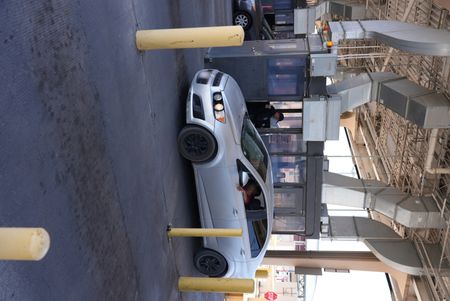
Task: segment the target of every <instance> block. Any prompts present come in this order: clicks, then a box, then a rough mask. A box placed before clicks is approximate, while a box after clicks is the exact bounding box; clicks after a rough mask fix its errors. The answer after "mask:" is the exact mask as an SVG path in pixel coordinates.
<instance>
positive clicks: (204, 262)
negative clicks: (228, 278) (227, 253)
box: [194, 249, 228, 277]
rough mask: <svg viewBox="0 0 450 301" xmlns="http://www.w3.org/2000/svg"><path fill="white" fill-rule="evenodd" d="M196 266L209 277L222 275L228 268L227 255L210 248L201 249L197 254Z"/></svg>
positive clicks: (195, 258) (195, 257)
mask: <svg viewBox="0 0 450 301" xmlns="http://www.w3.org/2000/svg"><path fill="white" fill-rule="evenodd" d="M194 266H195V268H196V269H197V270H198V271H199V272H200V273H202V274H204V275H207V276H209V277H222V276H224V275H225V274H226V273H227V270H228V264H227V260H226V259H225V257H223V255H222V254H220V253H218V252H216V251H213V250H210V249H201V250H199V251H198V252H197V253H196V254H195V256H194Z"/></svg>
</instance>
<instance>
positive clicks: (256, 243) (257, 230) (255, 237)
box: [247, 219, 267, 257]
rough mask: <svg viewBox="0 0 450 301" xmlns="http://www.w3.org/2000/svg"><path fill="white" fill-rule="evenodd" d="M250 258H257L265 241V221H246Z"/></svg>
mask: <svg viewBox="0 0 450 301" xmlns="http://www.w3.org/2000/svg"><path fill="white" fill-rule="evenodd" d="M247 226H248V233H249V239H250V249H251V255H252V257H257V256H258V255H259V253H260V252H261V248H262V247H263V246H264V244H265V242H266V239H267V219H261V220H256V221H247Z"/></svg>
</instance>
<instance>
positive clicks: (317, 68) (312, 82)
mask: <svg viewBox="0 0 450 301" xmlns="http://www.w3.org/2000/svg"><path fill="white" fill-rule="evenodd" d="M330 62H331V64H330ZM335 66H336V57H335V56H334V55H332V54H330V53H329V52H328V49H327V48H326V46H324V41H323V40H322V38H321V36H319V35H309V36H307V37H306V38H304V39H288V40H266V41H247V42H244V45H243V46H241V47H224V48H211V49H209V51H208V52H207V54H206V56H205V67H206V68H214V69H219V70H221V71H223V72H225V73H228V74H230V75H231V76H232V77H233V78H234V79H235V80H236V81H237V83H238V84H239V86H240V87H241V90H242V92H243V95H244V97H245V99H246V102H247V107H248V108H249V110H250V109H251V108H252V107H254V106H259V105H271V106H274V108H275V109H278V110H280V111H282V112H283V114H284V117H285V118H284V120H283V121H281V122H279V127H278V128H260V129H258V131H259V132H260V134H261V137H262V139H263V141H264V143H265V145H266V147H267V149H268V151H269V153H270V156H271V161H272V167H273V178H274V187H275V219H274V226H273V233H274V234H299V235H301V236H305V237H308V238H318V237H319V234H320V229H321V222H320V220H321V212H322V209H321V208H322V207H321V187H322V174H323V161H324V157H323V148H324V140H325V139H322V140H321V139H320V138H319V139H312V140H311V139H305V137H304V128H305V124H304V120H305V118H304V117H305V116H304V109H305V108H304V104H305V100H307V102H306V103H307V104H308V108H310V107H311V105H310V104H311V103H312V104H313V108H314V107H315V106H316V105H318V104H319V103H320V101H319V100H317V101H316V100H315V99H316V98H317V97H318V96H319V95H324V96H326V86H325V85H326V82H325V76H328V75H329V74H330V73H333V72H335ZM329 69H331V70H329ZM333 69H334V70H333ZM313 96H314V97H313ZM310 136H311V135H310ZM307 140H309V141H307Z"/></svg>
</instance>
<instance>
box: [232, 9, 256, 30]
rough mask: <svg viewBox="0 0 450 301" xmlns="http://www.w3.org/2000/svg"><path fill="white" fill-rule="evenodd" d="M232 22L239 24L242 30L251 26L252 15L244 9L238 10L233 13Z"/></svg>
mask: <svg viewBox="0 0 450 301" xmlns="http://www.w3.org/2000/svg"><path fill="white" fill-rule="evenodd" d="M233 24H234V25H240V26H242V28H243V29H244V30H248V29H250V27H251V26H252V17H251V16H250V15H249V14H248V13H246V12H245V11H238V12H235V13H234V14H233Z"/></svg>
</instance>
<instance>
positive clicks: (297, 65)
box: [267, 57, 305, 97]
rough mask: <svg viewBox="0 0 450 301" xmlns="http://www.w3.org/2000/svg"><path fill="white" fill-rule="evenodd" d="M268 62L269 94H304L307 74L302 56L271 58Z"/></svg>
mask: <svg viewBox="0 0 450 301" xmlns="http://www.w3.org/2000/svg"><path fill="white" fill-rule="evenodd" d="M267 64H268V66H267V69H268V70H267V71H268V72H267V93H268V95H269V96H299V97H300V96H303V90H304V89H303V85H304V78H305V74H304V66H303V60H302V59H301V58H294V57H289V58H271V59H269V60H268V61H267Z"/></svg>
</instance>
